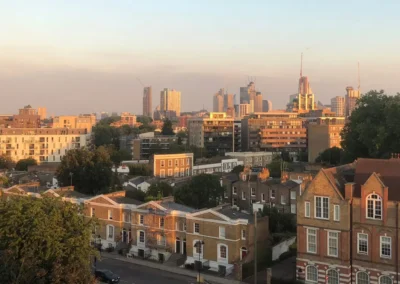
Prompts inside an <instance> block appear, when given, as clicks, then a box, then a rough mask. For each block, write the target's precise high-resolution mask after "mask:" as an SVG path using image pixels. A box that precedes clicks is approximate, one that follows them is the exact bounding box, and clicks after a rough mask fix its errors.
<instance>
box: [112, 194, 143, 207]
mask: <svg viewBox="0 0 400 284" xmlns="http://www.w3.org/2000/svg"><path fill="white" fill-rule="evenodd" d="M109 198H110V199H112V200H114V201H115V202H117V203H119V204H133V205H140V204H142V203H143V202H141V201H139V200H136V199H133V198H129V197H125V196H109Z"/></svg>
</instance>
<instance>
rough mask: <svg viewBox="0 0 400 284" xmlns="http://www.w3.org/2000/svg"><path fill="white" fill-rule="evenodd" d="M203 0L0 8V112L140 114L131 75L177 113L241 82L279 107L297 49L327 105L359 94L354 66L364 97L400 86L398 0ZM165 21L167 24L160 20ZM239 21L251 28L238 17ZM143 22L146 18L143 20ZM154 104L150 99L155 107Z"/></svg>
mask: <svg viewBox="0 0 400 284" xmlns="http://www.w3.org/2000/svg"><path fill="white" fill-rule="evenodd" d="M212 4H213V5H212V7H213V9H209V7H211V5H207V3H185V2H182V1H172V2H171V3H170V4H168V5H167V4H166V3H163V2H162V1H152V2H151V3H147V2H146V3H141V2H137V3H131V2H123V1H121V2H118V3H117V4H115V5H114V3H113V4H109V3H106V2H97V1H96V2H94V1H87V2H86V3H81V4H79V9H76V8H77V7H76V4H74V3H61V2H58V3H57V4H56V3H55V2H48V1H39V2H35V3H31V2H28V1H20V2H18V3H12V2H5V3H1V4H0V11H1V12H0V16H1V17H0V23H1V24H2V25H3V26H5V27H7V29H4V31H2V32H1V38H2V41H1V42H0V47H1V48H2V53H1V54H0V86H1V87H0V93H1V95H0V97H1V98H2V99H6V98H7V100H8V104H7V105H2V107H1V111H2V112H3V113H12V111H13V110H14V109H16V108H18V107H20V106H21V103H20V101H21V98H23V99H24V101H26V103H30V104H32V105H34V106H40V105H45V106H46V107H47V113H48V115H62V114H78V113H88V112H101V111H109V112H111V111H118V112H122V111H129V112H131V113H135V114H140V113H141V112H142V95H143V87H142V86H141V84H140V83H139V82H138V81H137V80H136V78H140V80H141V81H143V83H144V84H145V85H146V86H152V89H153V92H154V93H155V94H156V93H158V92H160V91H161V90H163V89H164V88H171V89H177V90H180V91H181V92H182V111H189V110H195V109H200V108H201V107H202V106H203V105H204V106H205V107H206V108H207V109H208V110H211V109H212V100H211V99H210V98H211V97H212V95H213V94H214V93H215V90H219V89H220V88H224V89H225V90H226V91H227V92H229V93H232V94H236V95H237V96H239V94H240V87H242V86H245V85H247V84H248V78H249V77H250V76H251V77H255V78H256V86H257V91H260V92H261V93H262V94H263V99H268V100H271V101H272V103H273V105H274V108H275V109H282V108H285V106H286V103H287V101H288V99H289V96H290V95H292V94H295V93H296V91H297V82H298V79H299V67H300V54H301V52H304V62H303V67H304V68H303V75H305V76H308V78H309V80H310V83H311V86H312V89H313V92H314V94H315V97H316V100H319V101H322V102H323V103H324V104H329V102H330V99H331V98H333V97H336V96H344V95H345V94H346V91H345V89H346V87H347V86H353V87H354V88H357V62H360V67H361V92H362V93H365V92H367V91H369V90H370V89H378V90H379V89H384V90H385V91H386V92H387V93H388V94H395V93H396V92H398V91H399V90H400V86H399V83H398V82H397V81H396V75H397V74H398V73H399V69H400V57H399V55H398V54H397V47H398V46H399V40H398V39H397V38H395V37H392V36H391V35H393V34H395V32H396V27H397V26H399V24H400V22H399V21H400V20H399V19H398V18H397V15H395V11H397V10H398V8H400V4H399V3H397V2H395V1H386V2H385V5H381V4H379V3H374V2H372V1H367V2H366V1H353V2H351V3H347V4H346V9H343V7H342V5H338V4H337V3H319V2H315V1H306V2H302V3H300V2H299V3H297V2H295V1H286V2H283V3H281V2H280V3H264V2H262V1H250V2H249V3H246V5H243V4H241V3H240V2H239V1H232V2H230V4H231V5H230V6H229V7H226V6H225V5H223V3H218V2H217V3H214V2H212ZM360 6H361V7H363V8H364V9H363V13H362V14H357V13H356V12H357V11H358V10H359V7H360ZM93 7H94V9H93ZM289 8H290V9H289ZM378 9H379V11H382V14H384V15H385V17H384V18H382V17H381V16H380V15H378V14H376V13H375V11H376V10H378ZM77 10H79V11H77ZM221 10H224V11H225V12H226V17H225V18H224V19H223V20H221V19H220V17H219V13H218V11H221ZM325 11H329V13H327V12H325ZM305 13H311V14H312V17H303V16H304V14H305ZM163 14H169V15H171V17H170V18H172V19H173V20H171V21H168V23H165V22H164V21H163V20H162V17H161V15H163ZM242 14H243V16H244V17H249V18H250V17H253V18H254V19H255V21H241V20H240V19H242V17H241V15H242ZM356 16H357V17H356ZM146 18H147V19H148V18H152V19H154V21H152V22H151V23H148V24H147V25H142V22H143V19H146ZM104 19H108V20H107V21H104ZM287 19H290V20H287ZM96 30H101V31H102V32H101V33H97V32H94V31H96ZM241 38H247V39H250V40H251V41H252V44H248V40H240V39H241ZM211 42H212V44H210V43H211ZM371 54H372V55H373V56H371ZM56 96H57V99H55V97H56ZM60 98H62V99H60ZM127 102H131V103H130V104H127ZM158 104H159V102H158V97H157V96H153V101H152V105H153V109H154V107H155V106H157V105H158Z"/></svg>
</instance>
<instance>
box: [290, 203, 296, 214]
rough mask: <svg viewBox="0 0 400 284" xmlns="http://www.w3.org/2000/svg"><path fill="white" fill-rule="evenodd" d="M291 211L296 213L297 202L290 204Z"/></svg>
mask: <svg viewBox="0 0 400 284" xmlns="http://www.w3.org/2000/svg"><path fill="white" fill-rule="evenodd" d="M290 213H292V214H296V204H290Z"/></svg>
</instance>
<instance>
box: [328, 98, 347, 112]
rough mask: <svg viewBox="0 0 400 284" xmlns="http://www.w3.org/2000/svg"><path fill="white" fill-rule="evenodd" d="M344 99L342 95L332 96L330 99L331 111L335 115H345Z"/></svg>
mask: <svg viewBox="0 0 400 284" xmlns="http://www.w3.org/2000/svg"><path fill="white" fill-rule="evenodd" d="M345 102H346V100H345V98H344V97H340V96H337V97H334V98H332V99H331V111H333V112H334V113H335V114H336V116H345V115H346V103H345Z"/></svg>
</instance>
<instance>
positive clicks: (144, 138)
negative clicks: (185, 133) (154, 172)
mask: <svg viewBox="0 0 400 284" xmlns="http://www.w3.org/2000/svg"><path fill="white" fill-rule="evenodd" d="M177 142H178V137H177V136H175V135H171V136H162V135H157V136H155V135H154V132H150V133H143V134H140V135H139V138H138V139H134V140H133V141H132V156H133V159H134V160H148V159H150V157H151V155H153V154H155V153H160V152H161V153H162V152H163V151H166V150H168V149H169V148H170V145H171V144H172V143H177Z"/></svg>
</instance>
